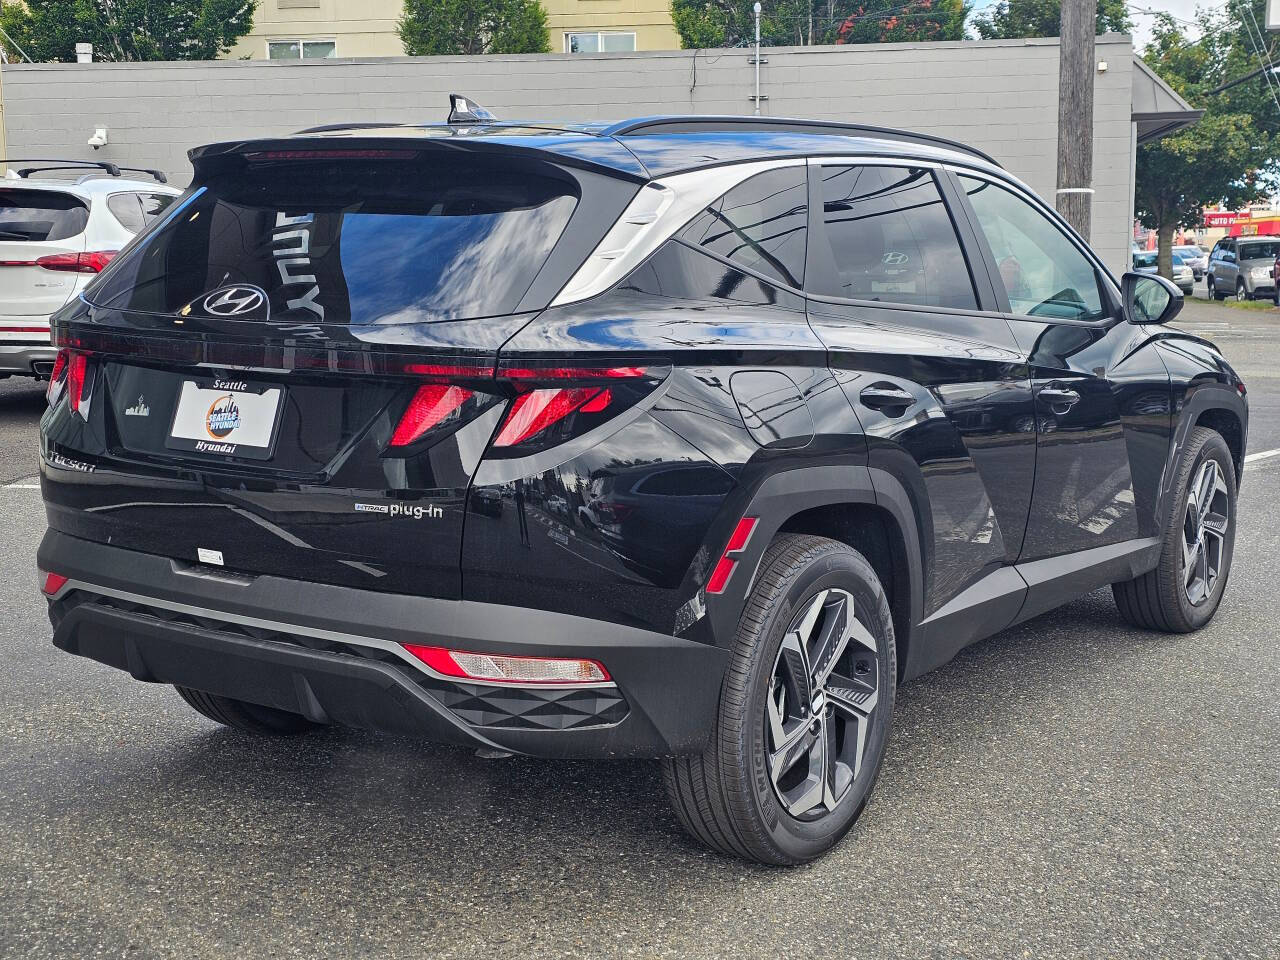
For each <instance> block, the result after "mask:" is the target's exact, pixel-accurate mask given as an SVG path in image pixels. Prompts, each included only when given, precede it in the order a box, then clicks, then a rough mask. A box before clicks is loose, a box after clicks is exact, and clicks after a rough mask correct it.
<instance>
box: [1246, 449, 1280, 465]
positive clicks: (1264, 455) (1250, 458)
mask: <svg viewBox="0 0 1280 960" xmlns="http://www.w3.org/2000/svg"><path fill="white" fill-rule="evenodd" d="M1272 457H1280V448H1278V449H1275V450H1259V451H1258V452H1257V453H1250V454H1248V455H1247V456H1246V457H1245V458H1244V462H1245V463H1253V462H1255V461H1257V460H1270V459H1271V458H1272Z"/></svg>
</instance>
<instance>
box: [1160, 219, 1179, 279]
mask: <svg viewBox="0 0 1280 960" xmlns="http://www.w3.org/2000/svg"><path fill="white" fill-rule="evenodd" d="M1177 229H1178V225H1177V224H1176V223H1174V222H1172V221H1169V222H1167V223H1166V222H1163V221H1162V222H1161V223H1160V226H1158V227H1156V250H1158V251H1159V252H1158V253H1157V254H1156V262H1157V263H1158V264H1159V270H1160V276H1162V277H1164V278H1165V279H1166V280H1172V279H1173V234H1174V231H1176V230H1177Z"/></svg>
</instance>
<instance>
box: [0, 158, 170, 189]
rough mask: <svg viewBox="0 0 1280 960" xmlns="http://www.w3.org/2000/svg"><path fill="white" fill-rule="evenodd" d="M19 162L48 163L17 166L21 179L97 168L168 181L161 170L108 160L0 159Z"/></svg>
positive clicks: (5, 164)
mask: <svg viewBox="0 0 1280 960" xmlns="http://www.w3.org/2000/svg"><path fill="white" fill-rule="evenodd" d="M20 163H40V164H49V166H40V167H19V168H18V170H17V174H18V176H19V177H20V178H22V179H23V180H25V179H27V178H28V177H30V176H31V174H33V173H45V172H46V171H49V170H97V171H99V172H101V173H105V174H107V175H108V176H112V177H118V176H121V172H122V171H126V170H127V171H128V172H130V173H145V174H146V175H147V176H149V177H152V178H154V179H155V180H156V181H157V182H158V183H168V182H169V178H168V177H167V176H165V174H164V171H162V170H151V169H148V168H146V167H122V166H120V165H119V164H116V163H111V162H110V161H109V160H63V159H57V158H52V157H30V158H15V159H12V160H0V166H2V167H12V166H15V165H16V164H20ZM82 179H83V178H82Z"/></svg>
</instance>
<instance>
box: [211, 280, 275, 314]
mask: <svg viewBox="0 0 1280 960" xmlns="http://www.w3.org/2000/svg"><path fill="white" fill-rule="evenodd" d="M266 302H267V295H266V294H265V293H263V292H262V290H260V289H258V288H257V287H250V286H243V287H223V288H222V289H221V290H215V291H213V293H211V294H209V295H208V296H207V297H205V298H204V309H205V311H206V312H207V313H211V314H213V315H214V316H215V317H239V316H243V315H244V314H246V313H252V312H253V311H254V310H257V309H258V308H259V307H262V306H264V305H265V304H266Z"/></svg>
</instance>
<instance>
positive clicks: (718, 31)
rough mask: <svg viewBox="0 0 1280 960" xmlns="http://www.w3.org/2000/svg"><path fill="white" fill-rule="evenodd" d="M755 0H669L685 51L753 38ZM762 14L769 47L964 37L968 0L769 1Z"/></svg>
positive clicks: (762, 29)
mask: <svg viewBox="0 0 1280 960" xmlns="http://www.w3.org/2000/svg"><path fill="white" fill-rule="evenodd" d="M753 6H754V0H671V19H672V21H673V22H674V23H675V27H676V32H677V33H679V34H680V43H681V46H683V47H684V48H685V49H686V50H690V49H706V48H709V47H742V46H748V45H750V44H751V43H754V42H755V14H754V12H753V10H752V7H753ZM764 6H765V9H764V11H763V12H762V13H761V16H760V42H761V43H762V44H765V45H767V46H808V45H810V44H821V43H887V42H893V41H899V40H903V41H907V40H963V39H964V26H965V18H966V17H967V16H968V15H969V7H970V4H969V0H771V2H766V3H765V5H764Z"/></svg>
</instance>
